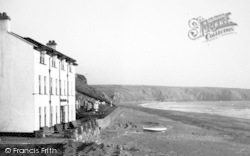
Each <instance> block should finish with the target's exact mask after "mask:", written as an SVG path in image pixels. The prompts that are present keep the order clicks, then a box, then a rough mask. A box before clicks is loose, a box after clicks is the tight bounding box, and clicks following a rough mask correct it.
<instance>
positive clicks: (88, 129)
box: [64, 120, 100, 143]
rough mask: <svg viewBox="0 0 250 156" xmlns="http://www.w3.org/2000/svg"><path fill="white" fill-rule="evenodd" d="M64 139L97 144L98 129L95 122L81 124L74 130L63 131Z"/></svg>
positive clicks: (98, 139)
mask: <svg viewBox="0 0 250 156" xmlns="http://www.w3.org/2000/svg"><path fill="white" fill-rule="evenodd" d="M64 137H66V138H70V139H72V140H74V141H80V142H86V143H88V142H98V141H100V129H99V126H98V124H97V122H96V120H92V121H88V122H85V123H82V124H81V125H80V126H79V127H78V128H76V129H70V130H66V131H65V135H64Z"/></svg>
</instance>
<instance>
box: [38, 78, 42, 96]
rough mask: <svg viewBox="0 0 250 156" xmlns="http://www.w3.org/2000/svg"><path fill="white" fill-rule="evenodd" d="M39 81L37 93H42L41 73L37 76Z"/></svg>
mask: <svg viewBox="0 0 250 156" xmlns="http://www.w3.org/2000/svg"><path fill="white" fill-rule="evenodd" d="M38 79H39V80H38V81H39V94H42V84H41V75H39V76H38Z"/></svg>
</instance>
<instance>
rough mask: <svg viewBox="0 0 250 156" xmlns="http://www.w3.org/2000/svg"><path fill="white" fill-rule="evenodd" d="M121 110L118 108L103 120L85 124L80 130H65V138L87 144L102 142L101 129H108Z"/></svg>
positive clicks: (82, 124) (81, 125)
mask: <svg viewBox="0 0 250 156" xmlns="http://www.w3.org/2000/svg"><path fill="white" fill-rule="evenodd" d="M121 110H122V109H121V108H119V107H118V108H116V109H115V110H114V111H113V112H112V113H110V114H109V115H108V116H106V117H105V118H103V119H97V120H91V121H88V122H84V123H81V124H80V126H79V127H78V128H75V129H68V130H65V133H64V137H66V138H69V139H72V140H74V141H80V142H85V143H89V142H100V129H104V128H106V127H108V126H109V125H110V124H111V123H112V121H113V120H114V119H115V118H116V117H117V116H118V115H119V114H120V113H121Z"/></svg>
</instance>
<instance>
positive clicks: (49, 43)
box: [46, 40, 57, 49]
mask: <svg viewBox="0 0 250 156" xmlns="http://www.w3.org/2000/svg"><path fill="white" fill-rule="evenodd" d="M46 45H47V46H48V47H50V48H52V49H56V45H57V44H56V42H55V41H54V40H52V41H51V40H49V42H48V43H47V44H46Z"/></svg>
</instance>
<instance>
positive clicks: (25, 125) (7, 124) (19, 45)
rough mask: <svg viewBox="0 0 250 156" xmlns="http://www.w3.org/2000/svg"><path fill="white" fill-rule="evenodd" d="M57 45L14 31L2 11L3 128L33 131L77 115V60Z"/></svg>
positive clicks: (0, 109)
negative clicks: (64, 52)
mask: <svg viewBox="0 0 250 156" xmlns="http://www.w3.org/2000/svg"><path fill="white" fill-rule="evenodd" d="M56 45H57V44H56V42H55V41H53V40H52V41H49V42H48V43H47V44H46V45H44V44H42V43H40V42H38V41H36V40H34V39H32V38H29V37H22V36H20V35H17V34H15V33H13V32H12V31H11V30H10V18H9V16H8V15H7V14H6V13H1V14H0V132H7V133H33V132H35V131H38V130H40V129H41V128H42V127H53V126H54V125H56V124H61V123H69V122H71V121H74V120H75V119H76V115H75V114H76V113H75V66H76V65H77V64H76V60H74V59H72V58H71V57H69V56H66V55H64V54H63V53H61V52H59V51H57V50H56Z"/></svg>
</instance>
